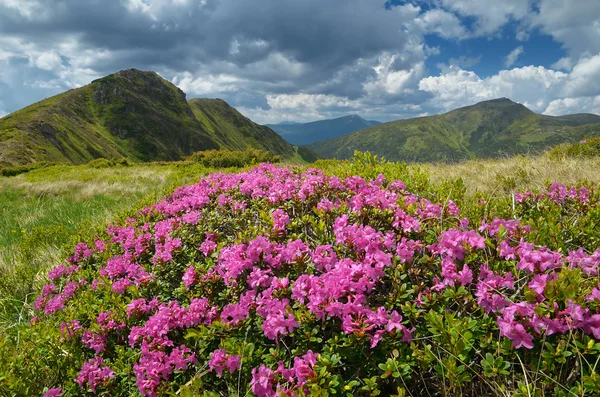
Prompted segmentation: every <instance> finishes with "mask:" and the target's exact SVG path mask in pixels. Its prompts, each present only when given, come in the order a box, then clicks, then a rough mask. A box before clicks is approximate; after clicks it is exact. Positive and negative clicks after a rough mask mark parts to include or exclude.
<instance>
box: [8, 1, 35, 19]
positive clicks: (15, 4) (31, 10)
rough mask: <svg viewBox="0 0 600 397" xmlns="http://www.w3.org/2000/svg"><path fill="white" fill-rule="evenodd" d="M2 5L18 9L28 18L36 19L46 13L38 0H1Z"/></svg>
mask: <svg viewBox="0 0 600 397" xmlns="http://www.w3.org/2000/svg"><path fill="white" fill-rule="evenodd" d="M0 6H4V7H6V8H9V9H13V10H16V11H18V12H19V14H20V15H21V16H22V17H25V18H27V19H34V18H36V17H39V16H41V14H44V13H45V11H44V7H43V6H42V4H40V3H39V2H38V1H36V0H0Z"/></svg>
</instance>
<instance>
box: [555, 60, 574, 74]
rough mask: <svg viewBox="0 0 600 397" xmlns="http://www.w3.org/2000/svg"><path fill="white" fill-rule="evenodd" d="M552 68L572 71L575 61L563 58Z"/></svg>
mask: <svg viewBox="0 0 600 397" xmlns="http://www.w3.org/2000/svg"><path fill="white" fill-rule="evenodd" d="M550 66H551V67H552V69H558V70H566V71H570V70H571V69H573V60H572V59H571V58H569V57H562V58H560V59H559V60H558V61H556V62H554V63H553V64H552V65H550Z"/></svg>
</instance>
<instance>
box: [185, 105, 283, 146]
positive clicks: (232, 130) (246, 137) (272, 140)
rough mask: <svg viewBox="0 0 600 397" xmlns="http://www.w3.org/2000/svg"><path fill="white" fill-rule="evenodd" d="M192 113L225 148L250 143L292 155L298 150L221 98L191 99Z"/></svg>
mask: <svg viewBox="0 0 600 397" xmlns="http://www.w3.org/2000/svg"><path fill="white" fill-rule="evenodd" d="M189 104H190V106H191V108H192V112H193V113H194V115H195V116H196V118H197V119H198V120H199V121H200V122H201V123H202V126H203V128H204V129H205V130H206V131H208V133H209V134H210V136H211V138H212V139H213V140H214V141H215V142H217V143H218V144H219V146H221V147H222V148H228V149H245V148H247V147H248V146H250V147H253V148H256V149H263V150H268V151H270V152H273V153H276V154H279V155H281V156H282V157H290V156H292V155H294V153H295V150H294V147H293V146H292V145H290V144H289V143H287V142H286V141H285V140H284V139H282V138H281V137H280V136H279V135H278V134H277V133H276V132H274V131H273V130H272V129H270V128H268V127H265V126H262V125H258V124H256V123H254V122H253V121H252V120H250V119H248V118H247V117H244V116H243V115H242V114H241V113H239V112H238V111H237V110H236V109H234V108H232V107H231V106H229V105H228V104H227V102H225V101H224V100H222V99H206V98H195V99H191V100H190V101H189Z"/></svg>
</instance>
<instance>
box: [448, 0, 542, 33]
mask: <svg viewBox="0 0 600 397" xmlns="http://www.w3.org/2000/svg"><path fill="white" fill-rule="evenodd" d="M437 3H438V4H440V5H441V6H442V7H444V8H445V9H447V10H450V11H452V12H454V13H456V14H458V15H461V16H464V17H472V18H475V26H474V31H473V34H474V35H478V36H485V35H489V34H493V33H496V32H498V30H499V29H500V28H501V27H502V26H504V25H505V24H507V23H508V22H510V21H512V20H515V21H518V20H521V19H523V18H525V17H526V16H527V15H528V14H529V12H530V11H531V4H530V1H528V0H503V1H489V0H438V1H437Z"/></svg>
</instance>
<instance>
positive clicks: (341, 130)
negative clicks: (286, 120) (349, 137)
mask: <svg viewBox="0 0 600 397" xmlns="http://www.w3.org/2000/svg"><path fill="white" fill-rule="evenodd" d="M376 124H379V122H378V121H368V120H365V119H363V118H362V117H360V116H359V115H357V114H351V115H348V116H342V117H338V118H335V119H326V120H317V121H311V122H308V123H296V124H282V123H280V124H267V126H268V127H270V128H272V129H273V130H274V131H275V132H277V133H278V134H280V135H282V136H283V137H284V138H285V139H286V140H287V141H288V142H291V143H293V144H294V145H307V144H310V143H312V142H316V141H319V140H323V139H329V138H334V137H337V136H341V135H344V134H348V133H351V132H353V131H357V130H360V129H363V128H367V127H370V126H372V125H376Z"/></svg>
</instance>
